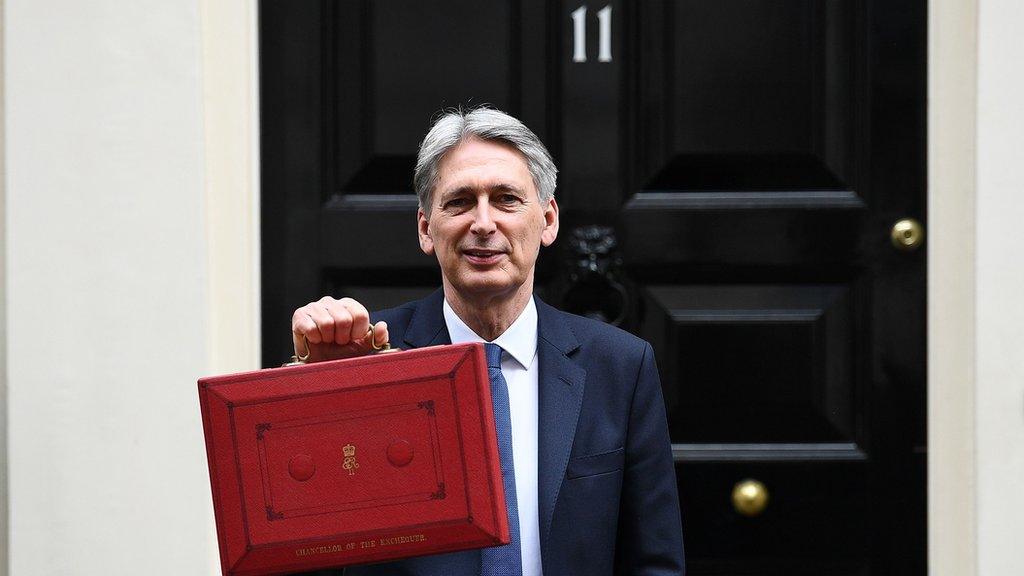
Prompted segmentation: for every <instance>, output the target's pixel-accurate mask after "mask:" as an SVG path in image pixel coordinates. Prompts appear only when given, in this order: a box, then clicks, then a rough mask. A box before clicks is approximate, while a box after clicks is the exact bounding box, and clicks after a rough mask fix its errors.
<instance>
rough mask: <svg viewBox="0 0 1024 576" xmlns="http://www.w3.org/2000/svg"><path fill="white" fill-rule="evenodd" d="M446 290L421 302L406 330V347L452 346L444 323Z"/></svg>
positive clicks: (435, 293)
mask: <svg viewBox="0 0 1024 576" xmlns="http://www.w3.org/2000/svg"><path fill="white" fill-rule="evenodd" d="M443 306H444V290H443V289H441V288H438V289H437V290H435V291H434V293H433V294H431V295H430V296H427V297H426V298H424V299H423V300H421V301H420V304H419V306H417V307H416V311H415V312H413V315H412V318H411V319H410V320H409V326H408V327H407V328H406V329H405V337H404V338H403V340H405V343H406V345H408V347H409V348H423V347H424V346H438V345H441V344H451V343H452V339H451V336H449V335H448V327H447V326H446V325H445V323H444V309H443Z"/></svg>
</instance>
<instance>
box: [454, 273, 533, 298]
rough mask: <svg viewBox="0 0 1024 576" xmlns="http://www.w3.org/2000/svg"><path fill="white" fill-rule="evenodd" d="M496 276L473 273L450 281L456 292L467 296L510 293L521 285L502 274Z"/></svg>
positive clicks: (475, 296)
mask: <svg viewBox="0 0 1024 576" xmlns="http://www.w3.org/2000/svg"><path fill="white" fill-rule="evenodd" d="M497 276H498V275H493V274H486V273H485V274H479V273H475V274H473V275H472V276H471V277H469V278H459V280H458V281H457V282H452V283H451V286H452V288H454V289H455V291H456V292H458V293H459V294H461V295H463V296H466V297H469V298H481V297H493V296H500V295H502V294H512V293H514V292H516V291H517V290H518V288H519V287H520V286H522V282H520V283H515V282H513V281H512V280H510V279H509V277H508V276H506V275H504V274H501V275H500V277H497Z"/></svg>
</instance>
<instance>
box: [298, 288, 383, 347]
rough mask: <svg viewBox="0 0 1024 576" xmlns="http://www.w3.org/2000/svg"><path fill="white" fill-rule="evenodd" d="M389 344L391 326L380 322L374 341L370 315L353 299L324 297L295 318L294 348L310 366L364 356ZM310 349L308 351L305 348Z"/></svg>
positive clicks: (306, 306)
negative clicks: (316, 363)
mask: <svg viewBox="0 0 1024 576" xmlns="http://www.w3.org/2000/svg"><path fill="white" fill-rule="evenodd" d="M387 341H388V325H387V323H385V322H377V324H376V325H375V326H374V327H373V335H372V341H371V335H370V313H369V312H367V311H366V307H364V306H363V305H362V304H360V303H359V302H356V301H355V300H353V299H351V298H342V299H341V300H335V299H334V298H331V297H330V296H324V297H323V298H321V299H319V300H317V301H316V302H310V303H309V304H306V305H305V306H303V307H302V308H299V309H298V310H296V311H295V313H294V314H292V345H293V346H294V347H295V355H296V356H299V357H301V356H305V355H306V354H307V353H308V354H309V358H308V359H307V360H306V361H307V362H321V361H323V360H337V359H339V358H351V357H353V356H363V355H365V354H369V353H370V352H373V350H374V345H376V347H377V348H380V347H381V346H383V345H384V343H385V342H387ZM307 345H308V346H309V349H308V350H307V349H306V346H307Z"/></svg>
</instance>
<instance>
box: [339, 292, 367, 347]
mask: <svg viewBox="0 0 1024 576" xmlns="http://www.w3.org/2000/svg"><path fill="white" fill-rule="evenodd" d="M339 302H340V303H341V305H342V306H344V307H345V309H346V310H347V311H348V313H349V315H350V317H351V318H352V325H351V326H350V327H349V339H350V341H351V342H361V341H363V340H365V339H366V332H367V331H368V330H369V329H370V313H369V312H367V310H366V307H365V306H363V305H362V304H360V303H359V302H357V301H355V300H353V299H351V298H342V299H341V300H340V301H339Z"/></svg>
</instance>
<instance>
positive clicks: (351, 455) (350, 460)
mask: <svg viewBox="0 0 1024 576" xmlns="http://www.w3.org/2000/svg"><path fill="white" fill-rule="evenodd" d="M341 451H342V452H343V453H344V454H345V463H344V464H342V465H341V467H342V468H344V469H345V470H348V475H349V476H352V475H353V474H355V473H356V468H359V462H356V447H355V446H353V445H351V444H346V445H345V446H344V447H342V449H341Z"/></svg>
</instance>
